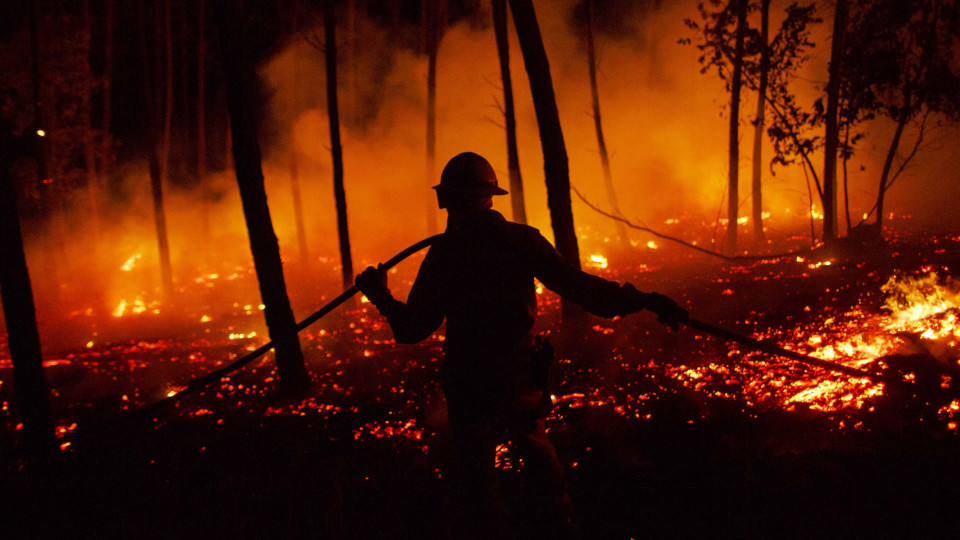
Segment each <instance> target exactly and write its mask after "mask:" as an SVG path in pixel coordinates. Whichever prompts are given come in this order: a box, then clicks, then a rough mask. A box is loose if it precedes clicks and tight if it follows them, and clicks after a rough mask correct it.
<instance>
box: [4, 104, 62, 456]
mask: <svg viewBox="0 0 960 540" xmlns="http://www.w3.org/2000/svg"><path fill="white" fill-rule="evenodd" d="M0 122H3V121H2V120H0ZM0 129H2V132H0V253H3V256H2V257H0V301H2V303H3V316H4V320H5V321H6V326H7V339H8V343H7V345H8V347H9V349H10V359H11V360H12V361H13V391H14V400H15V403H16V406H17V409H18V410H19V415H20V419H21V421H22V422H23V430H24V436H25V439H26V442H27V443H28V444H31V445H33V444H36V443H44V442H50V441H52V440H53V435H54V433H53V417H52V414H51V412H50V399H49V397H48V395H47V382H46V376H45V374H44V372H43V356H42V354H41V351H40V334H39V332H38V331H37V315H36V308H35V306H34V302H33V290H32V288H31V286H30V273H29V271H28V269H27V259H26V256H25V255H24V251H23V235H22V233H21V229H20V218H19V213H18V211H17V193H16V189H15V188H14V178H13V175H12V174H11V173H10V163H11V162H12V161H13V159H14V157H16V155H17V154H20V153H21V151H20V150H19V149H16V148H15V146H19V145H20V144H22V143H23V140H22V139H21V138H20V137H16V141H15V138H14V136H13V134H12V133H11V130H10V129H9V127H8V126H7V124H6V122H3V125H2V126H0ZM31 137H32V138H36V136H33V135H31ZM33 150H34V151H36V149H35V148H34V149H33Z"/></svg>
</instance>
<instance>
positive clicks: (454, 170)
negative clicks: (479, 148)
mask: <svg viewBox="0 0 960 540" xmlns="http://www.w3.org/2000/svg"><path fill="white" fill-rule="evenodd" d="M433 189H435V190H437V191H438V192H443V193H444V194H446V195H447V196H449V197H462V198H477V197H480V198H485V197H491V196H493V195H506V194H507V190H505V189H503V188H501V187H500V186H499V185H498V183H497V173H495V172H494V171H493V167H492V166H491V165H490V162H489V161H487V160H486V159H484V158H483V156H480V155H478V154H475V153H473V152H464V153H462V154H457V155H456V156H454V157H453V158H452V159H451V160H450V161H448V162H447V165H446V166H445V167H444V168H443V172H442V173H440V183H439V184H437V185H435V186H433Z"/></svg>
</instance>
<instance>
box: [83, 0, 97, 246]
mask: <svg viewBox="0 0 960 540" xmlns="http://www.w3.org/2000/svg"><path fill="white" fill-rule="evenodd" d="M83 30H84V34H85V35H86V39H87V41H86V54H85V55H84V58H85V59H86V61H87V62H89V59H90V49H91V44H92V43H93V26H92V24H91V20H90V0H84V1H83ZM92 109H93V87H91V86H88V87H87V88H86V90H85V91H84V94H83V103H82V104H81V111H82V112H81V114H82V117H83V120H84V122H83V123H84V126H83V166H84V170H85V173H86V177H87V198H88V200H89V204H90V229H91V235H90V236H91V238H92V241H91V242H89V244H88V245H89V246H90V247H91V250H92V253H93V254H94V257H93V260H94V261H97V260H98V259H97V258H96V250H97V247H98V245H99V239H100V176H99V175H98V174H97V150H96V139H95V137H94V127H93V114H92Z"/></svg>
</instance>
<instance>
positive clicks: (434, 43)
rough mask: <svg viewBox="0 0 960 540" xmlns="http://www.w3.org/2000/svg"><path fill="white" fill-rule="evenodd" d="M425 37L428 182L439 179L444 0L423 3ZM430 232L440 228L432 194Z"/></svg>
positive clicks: (432, 232)
mask: <svg viewBox="0 0 960 540" xmlns="http://www.w3.org/2000/svg"><path fill="white" fill-rule="evenodd" d="M423 6H424V7H423V41H424V47H425V48H426V53H427V156H426V178H427V185H428V186H432V185H434V184H436V183H437V179H436V162H437V150H436V145H437V142H436V141H437V126H436V117H437V52H438V50H439V48H440V28H441V26H440V25H441V23H442V21H443V20H444V19H443V16H442V15H443V11H444V9H443V0H427V1H425V2H424V4H423ZM426 202H427V208H426V216H427V234H430V235H433V234H436V233H437V230H438V228H439V224H438V219H437V205H436V202H435V201H434V200H433V199H432V198H427V200H426Z"/></svg>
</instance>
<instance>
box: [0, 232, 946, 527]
mask: <svg viewBox="0 0 960 540" xmlns="http://www.w3.org/2000/svg"><path fill="white" fill-rule="evenodd" d="M797 243H798V242H794V243H793V244H791V243H790V242H788V241H785V242H783V245H779V246H777V248H778V249H779V248H782V249H789V248H790V247H797V245H796V244H797ZM958 244H960V236H957V235H955V234H933V233H927V234H924V235H917V234H907V233H903V234H899V235H896V236H895V237H894V238H893V239H892V240H891V241H890V242H889V244H887V245H885V246H873V247H869V248H857V249H852V248H851V249H849V250H847V251H845V252H837V253H825V252H823V251H822V250H821V251H817V252H814V253H802V254H800V255H798V256H793V257H789V258H782V259H777V260H776V261H741V262H725V261H721V260H719V259H712V258H709V257H706V256H704V255H701V254H695V253H691V252H688V251H680V250H679V249H676V250H675V249H671V248H669V247H668V246H661V247H660V249H648V248H644V249H641V250H640V251H638V253H637V254H633V255H631V256H630V257H619V258H618V257H616V256H613V255H610V256H609V258H608V259H607V258H605V257H599V256H598V257H596V258H591V264H592V265H593V266H589V267H587V268H586V269H587V270H589V271H591V272H594V273H597V274H599V275H602V276H604V277H608V278H611V279H616V280H620V281H630V282H632V283H634V284H635V285H636V286H637V287H638V288H640V289H642V290H657V291H659V292H663V293H665V294H668V295H670V296H672V297H674V298H676V299H677V300H678V301H679V302H680V303H681V304H682V305H684V306H685V307H688V308H689V309H690V311H691V313H692V315H693V316H694V317H696V318H697V319H700V320H703V321H707V322H709V323H711V324H715V325H717V326H720V327H723V328H726V329H728V330H731V331H735V332H737V333H740V334H744V335H752V336H754V337H761V338H764V339H770V340H772V341H774V342H776V343H778V344H779V345H781V346H784V347H787V348H790V349H793V350H797V351H800V352H803V353H805V354H812V355H814V356H817V357H818V358H823V359H827V360H831V361H838V362H842V363H844V365H848V366H851V367H856V368H858V369H865V370H876V371H881V372H883V373H885V374H886V375H887V378H886V379H885V380H884V381H879V382H878V381H877V380H871V379H868V378H862V379H857V378H855V377H850V376H848V375H843V374H837V373H832V372H829V371H826V370H823V369H820V368H815V367H811V366H808V365H805V364H802V363H798V362H795V361H790V360H784V359H780V358H775V357H771V356H769V355H759V354H755V353H751V352H749V351H748V350H747V349H746V348H744V347H742V346H736V345H731V344H728V343H725V342H723V341H720V340H717V339H715V338H711V337H707V336H704V335H702V334H698V333H696V332H694V331H693V330H690V329H683V330H681V331H680V332H679V333H673V332H670V331H669V330H668V329H666V328H665V327H662V326H660V325H659V324H657V323H656V322H655V320H654V317H653V316H652V315H650V314H643V313H642V314H637V315H633V316H628V317H625V318H623V319H617V320H612V321H611V320H603V319H597V318H592V317H589V316H588V318H587V320H586V322H584V323H583V324H580V325H579V326H577V327H574V328H572V329H565V330H564V331H563V332H561V331H560V330H561V327H560V324H559V302H558V300H557V298H556V297H554V296H552V294H551V293H549V292H543V293H542V294H541V295H540V306H541V320H540V322H539V323H538V330H539V331H540V332H542V333H545V334H549V335H550V337H551V339H552V341H553V343H554V345H555V346H556V347H557V349H558V357H557V360H556V362H555V364H554V369H553V371H552V374H551V378H552V390H553V394H554V401H555V403H556V406H555V408H554V411H553V413H552V414H551V416H550V417H549V418H548V420H547V423H548V426H549V430H550V436H551V439H552V440H553V442H554V444H555V446H556V447H557V450H558V452H559V454H560V457H561V460H562V462H563V463H564V465H565V467H566V471H567V476H568V480H569V489H570V493H571V496H572V498H573V502H574V506H575V512H576V519H577V522H578V524H579V529H580V532H581V534H582V536H583V537H585V538H639V537H653V538H702V537H742V538H771V537H781V538H782V537H809V536H815V537H820V538H823V537H851V536H852V537H860V536H866V535H876V534H879V535H880V536H882V537H905V536H907V535H909V536H911V537H946V536H952V535H955V534H956V533H958V532H960V517H958V514H957V512H956V506H957V504H960V460H958V458H960V436H958V435H957V431H958V429H957V425H956V423H955V421H954V413H955V412H957V411H958V410H960V402H957V401H955V400H956V399H960V383H958V382H954V381H953V380H952V379H953V376H952V374H953V372H954V371H956V370H957V358H958V356H960V355H958V347H957V336H958V335H960V334H958V330H957V325H956V321H957V315H958V310H957V308H956V305H955V304H953V305H952V307H951V305H950V304H949V303H948V305H946V306H945V307H944V308H943V309H941V310H939V311H936V312H935V313H933V314H928V315H925V316H924V317H925V319H924V321H925V323H924V324H927V325H928V326H927V327H923V328H917V327H903V326H896V327H894V326H893V322H892V319H893V316H894V314H893V313H891V309H890V307H889V303H888V299H889V298H890V297H891V296H892V295H895V294H896V293H894V292H891V290H890V286H889V283H890V278H891V277H894V278H895V279H899V280H900V282H902V283H913V287H914V288H915V289H917V290H919V291H920V293H921V294H920V296H922V297H923V298H924V299H925V300H923V301H927V300H929V299H930V297H931V296H936V295H937V294H940V293H938V292H936V291H932V290H931V289H930V287H932V286H933V285H930V283H927V284H926V285H923V284H920V285H918V284H917V283H919V282H918V281H910V280H920V279H923V278H925V277H928V276H930V275H931V274H933V275H935V276H936V286H937V287H942V288H943V290H946V291H947V293H946V294H948V295H951V294H956V292H957V289H956V287H955V283H954V282H952V281H951V278H952V277H953V276H955V275H956V271H957V268H958V267H960V260H958V256H957V254H958V253H960V245H958ZM416 265H417V263H416V262H407V263H404V267H403V269H402V270H401V271H400V272H398V273H396V274H392V275H391V280H392V281H391V284H392V286H393V287H394V288H395V289H396V290H397V291H398V292H400V295H401V296H403V295H405V292H406V290H408V289H409V284H410V281H411V280H412V277H413V272H414V270H415V268H416ZM330 275H331V276H332V275H334V273H333V272H332V270H331V271H330ZM213 279H214V278H209V277H208V279H206V280H203V279H198V280H195V281H194V282H192V283H191V285H190V288H187V289H185V290H182V291H181V294H182V297H183V298H189V299H190V300H189V301H184V300H181V301H179V302H178V304H179V306H178V307H176V308H175V311H176V313H175V314H171V313H170V311H173V309H171V310H166V309H164V310H161V313H160V314H154V313H151V311H150V310H149V309H148V310H146V311H144V312H143V313H129V312H127V313H124V314H122V315H121V316H117V317H111V318H109V319H107V320H100V321H93V320H92V319H89V318H86V317H84V316H83V315H78V316H76V317H74V318H73V320H72V321H70V325H69V326H70V328H72V330H69V331H71V332H75V333H76V339H77V340H78V341H79V342H81V343H82V342H83V341H84V340H85V339H87V336H89V339H88V340H87V341H86V343H85V344H84V345H80V346H77V347H76V348H72V349H69V350H58V351H49V352H48V353H47V354H46V355H45V360H46V362H45V365H46V367H47V369H46V372H47V377H48V384H49V386H50V388H51V391H52V400H53V401H52V405H53V409H54V414H55V416H56V420H57V426H58V436H61V437H63V438H62V439H61V441H60V442H61V450H60V451H58V452H56V453H55V455H53V456H51V457H48V458H46V460H45V461H43V462H34V461H25V460H24V459H23V457H22V455H21V454H20V453H19V452H18V450H17V448H18V442H19V435H20V432H21V430H20V429H19V426H18V425H17V419H16V417H15V416H14V414H13V411H12V410H11V409H12V403H13V395H12V388H11V385H12V383H11V380H10V378H11V376H12V369H11V366H10V362H9V358H6V357H5V358H2V359H0V380H2V385H0V398H2V400H3V411H2V416H0V419H2V423H3V424H4V426H5V429H4V431H3V432H2V435H0V436H2V443H3V447H2V448H3V450H2V457H3V465H4V468H3V478H2V492H0V497H2V498H0V516H2V520H0V527H2V529H0V530H4V531H23V532H27V531H30V532H31V533H32V534H31V536H38V537H56V536H64V537H88V538H89V537H96V536H103V535H108V534H109V535H111V536H114V535H118V536H119V535H123V536H125V537H141V538H143V537H161V536H162V537H170V536H174V537H243V538H246V537H314V538H436V537H443V536H444V534H445V531H446V530H447V528H448V527H449V523H448V521H447V519H448V518H447V517H446V516H447V515H449V512H448V511H447V510H448V503H447V501H446V500H445V496H444V489H443V481H444V480H443V463H444V456H445V455H446V452H445V448H446V445H447V433H446V432H445V427H444V426H445V424H444V407H443V402H442V397H441V394H440V391H439V387H438V385H437V382H436V381H437V379H438V377H437V373H438V369H439V366H440V363H441V358H442V354H441V346H442V341H440V340H439V339H438V338H437V337H436V336H434V337H433V338H431V339H430V340H428V341H426V342H424V343H422V344H419V345H416V346H402V345H396V344H395V343H393V342H392V339H391V334H390V330H389V328H388V327H387V326H386V325H385V323H384V321H383V319H382V318H380V317H379V315H377V314H376V313H375V311H374V310H373V308H372V307H370V306H369V304H365V303H357V304H355V305H353V306H345V307H344V308H341V309H340V310H338V311H337V312H335V313H333V314H331V315H330V316H328V317H327V318H325V319H323V320H321V321H320V322H318V323H317V324H315V325H314V326H312V327H310V328H309V329H307V330H306V331H304V332H303V333H301V344H302V347H303V350H304V353H305V356H306V359H307V365H308V368H309V369H310V371H311V374H312V381H313V382H312V386H311V389H310V391H309V393H307V394H305V395H300V396H282V395H280V394H279V393H278V392H277V388H278V383H277V379H276V372H275V369H274V367H273V362H272V357H271V356H269V355H268V356H266V357H264V358H263V359H261V360H258V361H256V362H255V363H253V364H251V365H250V366H247V367H246V368H244V369H243V370H241V371H238V372H236V373H234V374H232V375H230V376H229V377H228V378H226V379H224V380H223V381H221V382H220V383H219V384H214V385H212V386H211V387H210V388H209V389H208V390H206V391H204V392H202V393H198V394H194V395H191V396H187V397H185V398H184V399H182V400H181V401H180V402H178V403H177V404H176V405H174V406H170V407H167V408H164V409H162V410H160V411H158V412H157V413H156V414H155V415H153V416H154V417H153V418H151V419H147V421H141V422H135V423H126V422H116V421H113V420H112V419H116V418H123V415H124V414H126V413H129V412H130V411H134V410H137V409H139V408H140V407H142V406H144V405H148V404H150V403H153V402H156V401H158V400H159V399H162V398H163V397H164V396H167V395H169V394H171V393H175V392H176V391H178V390H180V389H182V388H183V387H185V386H186V385H187V384H189V381H190V380H191V378H193V377H195V376H199V375H202V374H204V373H207V372H209V371H211V370H213V369H216V368H217V367H220V366H222V365H225V364H226V363H229V362H230V361H231V360H233V359H235V358H237V357H238V356H242V355H243V354H244V353H245V352H246V351H247V350H252V349H253V348H255V347H257V346H259V345H261V344H262V343H264V342H265V341H266V337H265V335H266V331H265V329H264V328H263V322H262V313H260V311H259V309H258V306H257V305H256V304H255V302H256V300H255V299H253V300H251V301H250V303H247V302H246V301H241V302H233V301H225V299H226V298H230V297H231V296H232V295H233V293H234V292H236V291H234V290H232V288H234V287H236V288H238V290H239V288H241V287H247V288H246V289H245V290H247V291H248V290H249V283H246V285H242V284H243V283H244V282H245V281H249V279H250V273H249V272H245V273H242V275H239V276H237V277H236V279H235V280H232V281H228V280H227V279H225V278H216V279H218V280H219V281H217V282H216V283H213V284H210V282H211V280H213ZM238 294H240V293H239V292H238ZM244 294H246V293H244ZM240 296H242V294H240ZM291 296H292V297H293V298H294V301H295V303H298V304H299V305H300V307H299V308H298V315H300V317H301V318H302V317H303V316H305V315H306V314H308V313H309V312H310V311H312V309H316V308H318V307H319V306H320V305H322V303H323V301H324V300H325V298H324V297H323V294H322V293H321V291H319V290H316V289H313V288H310V287H306V288H304V289H303V290H298V289H292V291H291ZM327 296H332V295H331V294H328V295H327ZM905 296H907V297H909V296H910V295H909V294H907V295H905ZM915 300H916V299H914V301H915ZM905 301H910V300H909V298H908V299H907V300H905ZM224 306H226V307H224ZM931 324H932V325H933V327H934V328H935V329H936V331H935V332H933V333H930V332H931V331H930V330H929V328H930V327H929V325H931ZM65 331H67V330H65ZM0 349H2V350H3V351H4V354H5V351H6V347H5V346H4V347H2V348H0ZM958 417H960V414H958ZM498 471H499V473H498V474H499V475H500V479H501V482H502V485H503V488H504V491H505V493H506V496H507V498H508V500H509V501H511V502H512V503H513V505H514V506H515V507H518V508H523V500H524V496H525V495H524V467H523V464H522V463H521V462H519V461H518V460H517V459H516V458H515V457H514V456H513V455H512V454H511V450H510V445H509V444H506V445H504V447H503V448H502V452H500V453H499V454H498ZM516 518H517V519H518V520H519V521H520V522H522V520H523V516H522V512H520V513H519V514H518V515H517V516H516Z"/></svg>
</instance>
